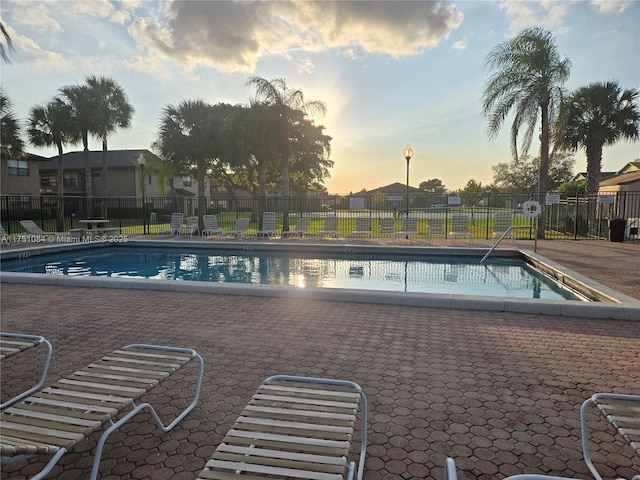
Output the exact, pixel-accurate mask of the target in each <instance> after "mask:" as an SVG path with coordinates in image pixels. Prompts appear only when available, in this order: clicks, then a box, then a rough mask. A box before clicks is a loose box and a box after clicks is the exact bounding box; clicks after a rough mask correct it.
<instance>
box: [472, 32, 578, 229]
mask: <svg viewBox="0 0 640 480" xmlns="http://www.w3.org/2000/svg"><path fill="white" fill-rule="evenodd" d="M486 66H487V68H489V69H490V70H492V71H493V73H492V74H491V76H490V78H489V79H488V80H487V82H486V83H485V86H484V91H483V96H482V112H483V114H484V115H485V116H486V117H487V118H488V120H489V125H488V134H489V138H494V137H495V136H497V135H498V133H499V131H500V128H501V127H502V125H503V123H504V122H505V120H506V118H507V116H508V115H509V113H510V112H512V111H513V115H514V117H513V123H512V125H511V149H512V153H513V156H514V158H515V160H516V161H517V159H518V137H519V134H520V133H521V130H522V129H523V128H524V138H523V143H522V148H521V152H522V154H525V153H527V152H528V151H529V147H530V146H531V141H532V140H533V138H534V134H535V132H536V130H537V128H538V120H540V127H539V128H540V136H539V138H540V170H539V173H538V192H539V193H538V194H539V195H540V199H542V198H544V196H545V195H546V193H547V183H548V178H549V145H550V143H551V125H552V124H553V123H554V122H555V119H556V118H557V113H558V110H559V107H560V104H561V102H562V98H563V94H564V92H563V89H562V85H563V84H564V82H565V81H566V80H567V78H568V77H569V72H570V70H571V62H570V61H569V60H568V59H567V58H561V57H560V54H559V53H558V47H557V45H556V43H555V39H554V37H553V34H552V33H551V32H550V31H549V30H546V29H543V28H540V27H533V28H529V29H526V30H523V31H522V32H520V33H519V34H518V35H517V36H516V37H515V38H513V39H511V40H508V41H506V42H503V43H501V44H500V45H498V46H497V47H495V48H494V49H493V50H492V51H491V52H490V53H489V55H488V57H487V61H486ZM543 215H544V212H543ZM544 223H545V222H544V217H543V216H541V217H540V221H539V223H538V233H537V236H538V238H544Z"/></svg>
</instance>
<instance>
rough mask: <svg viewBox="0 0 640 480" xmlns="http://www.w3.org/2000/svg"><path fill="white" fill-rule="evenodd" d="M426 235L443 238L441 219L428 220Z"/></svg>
mask: <svg viewBox="0 0 640 480" xmlns="http://www.w3.org/2000/svg"><path fill="white" fill-rule="evenodd" d="M427 235H428V236H430V237H431V236H436V235H437V236H442V238H444V237H445V233H444V227H443V226H442V220H441V219H439V218H438V219H434V220H429V221H428V223H427Z"/></svg>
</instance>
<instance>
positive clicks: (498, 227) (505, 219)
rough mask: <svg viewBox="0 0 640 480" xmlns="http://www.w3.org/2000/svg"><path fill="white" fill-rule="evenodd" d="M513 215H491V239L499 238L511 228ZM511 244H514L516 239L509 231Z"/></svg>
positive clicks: (502, 213) (506, 213)
mask: <svg viewBox="0 0 640 480" xmlns="http://www.w3.org/2000/svg"><path fill="white" fill-rule="evenodd" d="M512 220H513V215H512V214H511V212H496V213H495V214H494V215H493V235H492V237H493V238H500V237H502V235H504V233H505V232H506V231H507V230H509V228H511V222H512ZM510 233H511V243H515V241H516V237H515V235H514V233H513V230H511V232H510Z"/></svg>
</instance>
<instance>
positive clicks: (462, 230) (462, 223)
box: [449, 215, 472, 243]
mask: <svg viewBox="0 0 640 480" xmlns="http://www.w3.org/2000/svg"><path fill="white" fill-rule="evenodd" d="M454 237H467V239H468V240H469V243H471V240H472V235H471V232H469V218H468V217H467V216H466V215H451V230H449V241H450V242H453V238H454Z"/></svg>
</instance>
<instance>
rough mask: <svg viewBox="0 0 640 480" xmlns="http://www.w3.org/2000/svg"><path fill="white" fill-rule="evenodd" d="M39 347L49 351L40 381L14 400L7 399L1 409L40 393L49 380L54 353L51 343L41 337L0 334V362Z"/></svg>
mask: <svg viewBox="0 0 640 480" xmlns="http://www.w3.org/2000/svg"><path fill="white" fill-rule="evenodd" d="M38 345H44V346H45V347H46V349H47V353H46V355H45V359H44V363H43V365H42V371H41V373H40V379H39V380H38V382H37V383H36V384H35V385H34V386H33V387H31V388H29V389H27V390H25V391H24V392H21V393H19V394H18V395H16V396H14V397H12V398H9V399H7V400H6V401H5V402H4V403H3V404H2V405H0V409H3V408H5V407H8V406H9V405H11V404H14V403H16V402H17V401H18V400H21V399H22V398H24V397H26V396H28V395H31V394H32V393H33V392H36V391H38V390H39V389H40V387H42V385H43V384H44V381H45V379H46V378H47V371H48V370H49V363H50V362H51V353H52V351H53V348H52V347H51V343H49V341H47V340H46V339H45V338H44V337H42V336H40V335H24V334H21V333H7V332H0V360H3V361H4V360H6V359H7V358H9V357H12V356H13V355H15V354H17V353H20V352H24V351H25V350H29V349H30V348H33V347H37V346H38ZM5 368H6V367H5Z"/></svg>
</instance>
